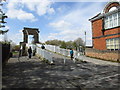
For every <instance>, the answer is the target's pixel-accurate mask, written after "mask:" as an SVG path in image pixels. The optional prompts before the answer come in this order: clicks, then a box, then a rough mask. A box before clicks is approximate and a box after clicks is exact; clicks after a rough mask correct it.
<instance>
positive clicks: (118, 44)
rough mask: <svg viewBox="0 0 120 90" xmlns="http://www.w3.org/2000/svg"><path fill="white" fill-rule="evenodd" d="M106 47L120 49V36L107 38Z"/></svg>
mask: <svg viewBox="0 0 120 90" xmlns="http://www.w3.org/2000/svg"><path fill="white" fill-rule="evenodd" d="M106 48H107V49H108V50H120V37H118V38H112V39H106Z"/></svg>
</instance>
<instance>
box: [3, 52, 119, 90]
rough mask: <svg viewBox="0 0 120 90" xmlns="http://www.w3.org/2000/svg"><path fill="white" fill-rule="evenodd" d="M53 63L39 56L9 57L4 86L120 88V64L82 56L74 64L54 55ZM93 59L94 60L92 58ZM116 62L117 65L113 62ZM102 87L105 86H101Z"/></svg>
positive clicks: (4, 75) (82, 88) (103, 89)
mask: <svg viewBox="0 0 120 90" xmlns="http://www.w3.org/2000/svg"><path fill="white" fill-rule="evenodd" d="M53 57H54V65H50V64H48V63H45V62H44V61H42V60H41V59H39V58H38V57H32V58H31V59H27V57H21V58H20V59H19V60H18V58H17V57H14V58H10V60H9V62H8V64H7V65H6V66H5V67H4V68H3V70H2V88H63V89H65V88H74V89H79V90H86V89H85V88H87V89H91V90H93V88H97V89H99V90H108V89H112V90H114V89H115V90H120V85H119V83H120V80H119V79H120V78H119V77H120V73H119V71H118V70H119V67H120V66H119V64H118V63H114V62H109V61H105V62H104V61H103V62H102V61H101V60H99V61H96V60H97V59H92V58H88V57H85V56H81V59H82V60H85V61H87V62H82V61H76V62H75V63H74V62H73V61H72V60H70V59H69V58H66V60H65V63H64V58H65V57H64V56H61V55H58V54H54V55H53ZM92 60H93V61H92ZM113 63H114V64H113ZM101 88H102V89H101Z"/></svg>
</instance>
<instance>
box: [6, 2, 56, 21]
mask: <svg viewBox="0 0 120 90" xmlns="http://www.w3.org/2000/svg"><path fill="white" fill-rule="evenodd" d="M51 5H52V2H50V1H49V0H34V1H30V0H9V2H8V5H7V9H8V11H7V15H8V16H9V18H12V19H13V18H15V19H19V20H24V21H25V20H30V21H36V20H37V19H36V18H35V16H34V15H33V14H32V13H29V12H27V11H25V10H24V8H25V7H26V8H28V10H29V11H34V12H35V13H37V14H38V15H39V16H42V15H45V14H46V13H48V14H53V13H55V10H54V9H53V8H51Z"/></svg>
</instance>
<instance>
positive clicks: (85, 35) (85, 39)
mask: <svg viewBox="0 0 120 90" xmlns="http://www.w3.org/2000/svg"><path fill="white" fill-rule="evenodd" d="M85 47H86V31H85Z"/></svg>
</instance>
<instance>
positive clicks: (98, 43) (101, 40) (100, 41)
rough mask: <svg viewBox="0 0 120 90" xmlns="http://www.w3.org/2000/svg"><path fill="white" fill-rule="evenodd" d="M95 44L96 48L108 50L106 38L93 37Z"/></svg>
mask: <svg viewBox="0 0 120 90" xmlns="http://www.w3.org/2000/svg"><path fill="white" fill-rule="evenodd" d="M93 45H94V47H93V48H95V49H99V50H106V41H105V38H98V39H93Z"/></svg>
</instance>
